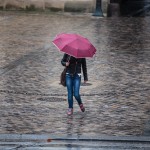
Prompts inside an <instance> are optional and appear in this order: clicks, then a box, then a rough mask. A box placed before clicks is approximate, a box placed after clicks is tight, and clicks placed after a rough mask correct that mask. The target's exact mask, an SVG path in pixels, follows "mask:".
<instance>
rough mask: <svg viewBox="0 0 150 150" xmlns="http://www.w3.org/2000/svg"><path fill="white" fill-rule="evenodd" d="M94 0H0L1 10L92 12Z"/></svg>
mask: <svg viewBox="0 0 150 150" xmlns="http://www.w3.org/2000/svg"><path fill="white" fill-rule="evenodd" d="M95 4H96V0H0V8H1V9H2V10H32V11H33V10H42V11H45V10H49V11H66V12H67V11H68V12H89V13H90V12H93V11H94V10H95Z"/></svg>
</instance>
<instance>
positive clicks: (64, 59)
mask: <svg viewBox="0 0 150 150" xmlns="http://www.w3.org/2000/svg"><path fill="white" fill-rule="evenodd" d="M66 62H67V54H64V56H63V58H62V60H61V64H62V65H63V66H66Z"/></svg>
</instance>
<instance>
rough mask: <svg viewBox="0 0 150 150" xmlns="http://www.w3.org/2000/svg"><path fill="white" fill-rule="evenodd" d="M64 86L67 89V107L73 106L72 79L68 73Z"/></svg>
mask: <svg viewBox="0 0 150 150" xmlns="http://www.w3.org/2000/svg"><path fill="white" fill-rule="evenodd" d="M66 86H67V91H68V104H69V108H73V79H72V77H71V75H70V74H66Z"/></svg>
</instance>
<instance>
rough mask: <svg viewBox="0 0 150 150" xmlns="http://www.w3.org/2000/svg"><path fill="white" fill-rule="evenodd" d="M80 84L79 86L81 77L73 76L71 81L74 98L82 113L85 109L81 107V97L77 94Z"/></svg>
mask: <svg viewBox="0 0 150 150" xmlns="http://www.w3.org/2000/svg"><path fill="white" fill-rule="evenodd" d="M80 84H81V76H79V75H78V74H77V75H75V76H74V80H73V87H74V97H75V99H76V100H77V102H78V104H79V106H80V109H81V111H82V112H84V111H85V108H84V106H83V103H82V100H81V97H80V94H79V92H80Z"/></svg>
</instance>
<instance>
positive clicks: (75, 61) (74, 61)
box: [61, 54, 88, 81]
mask: <svg viewBox="0 0 150 150" xmlns="http://www.w3.org/2000/svg"><path fill="white" fill-rule="evenodd" d="M68 61H69V63H70V64H69V66H68V67H67V73H70V74H75V73H81V66H82V70H83V76H84V81H88V76H87V67H86V59H85V58H75V57H72V56H69V55H68V54H64V56H63V59H62V60H61V64H62V65H63V66H66V62H68Z"/></svg>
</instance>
